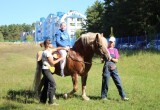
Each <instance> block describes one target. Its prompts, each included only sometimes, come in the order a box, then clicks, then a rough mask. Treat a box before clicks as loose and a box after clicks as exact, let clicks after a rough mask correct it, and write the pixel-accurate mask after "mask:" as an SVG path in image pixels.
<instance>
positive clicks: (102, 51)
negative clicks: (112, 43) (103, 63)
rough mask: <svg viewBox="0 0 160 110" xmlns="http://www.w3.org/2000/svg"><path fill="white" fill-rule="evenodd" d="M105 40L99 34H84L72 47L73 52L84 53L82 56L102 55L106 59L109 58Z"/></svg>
mask: <svg viewBox="0 0 160 110" xmlns="http://www.w3.org/2000/svg"><path fill="white" fill-rule="evenodd" d="M107 46H108V43H107V40H106V38H104V37H103V35H102V34H99V33H92V32H89V33H86V34H82V35H81V37H80V38H79V39H78V40H77V41H76V43H75V45H74V46H73V48H74V50H78V51H79V52H80V53H83V54H84V53H85V54H84V55H91V56H92V55H93V54H94V53H96V54H98V55H101V56H102V55H104V56H105V57H106V58H107V59H108V58H110V54H109V52H108V50H107Z"/></svg>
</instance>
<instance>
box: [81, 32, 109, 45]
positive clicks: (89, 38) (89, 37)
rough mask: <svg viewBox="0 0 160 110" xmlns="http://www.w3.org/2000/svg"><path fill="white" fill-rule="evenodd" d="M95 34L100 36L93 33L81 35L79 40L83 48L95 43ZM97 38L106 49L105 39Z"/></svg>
mask: <svg viewBox="0 0 160 110" xmlns="http://www.w3.org/2000/svg"><path fill="white" fill-rule="evenodd" d="M97 34H99V36H101V35H100V33H93V32H88V33H86V34H82V35H81V37H80V38H81V41H82V44H83V46H87V45H90V44H92V43H93V42H94V41H95V38H96V35H97ZM99 38H100V39H101V41H102V45H103V46H105V47H107V46H108V43H107V40H106V38H105V37H99Z"/></svg>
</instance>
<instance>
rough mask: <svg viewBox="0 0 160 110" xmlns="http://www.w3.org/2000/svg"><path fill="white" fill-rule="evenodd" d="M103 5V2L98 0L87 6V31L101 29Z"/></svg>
mask: <svg viewBox="0 0 160 110" xmlns="http://www.w3.org/2000/svg"><path fill="white" fill-rule="evenodd" d="M103 10H104V7H103V3H102V2H100V1H98V0H97V1H96V2H95V3H94V4H93V5H92V6H91V7H89V8H88V9H87V11H86V15H87V20H86V22H87V27H86V29H87V31H88V32H90V31H91V32H99V31H101V30H102V23H103V22H102V20H101V16H102V13H103Z"/></svg>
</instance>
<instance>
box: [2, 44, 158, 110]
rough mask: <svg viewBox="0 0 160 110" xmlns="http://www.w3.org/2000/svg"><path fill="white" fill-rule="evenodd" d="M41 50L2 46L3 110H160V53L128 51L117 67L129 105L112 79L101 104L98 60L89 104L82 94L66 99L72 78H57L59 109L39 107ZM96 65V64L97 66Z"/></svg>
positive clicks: (90, 83) (89, 83) (90, 82)
mask: <svg viewBox="0 0 160 110" xmlns="http://www.w3.org/2000/svg"><path fill="white" fill-rule="evenodd" d="M38 50H41V48H40V47H39V45H34V44H7V45H6V44H0V53H1V57H0V110H11V109H20V110H29V109H30V110H44V109H46V110H50V109H53V108H54V109H57V110H159V109H160V92H159V90H160V80H159V77H160V52H156V51H134V52H133V51H131V52H129V51H127V52H121V58H120V60H119V63H118V69H119V74H120V77H121V79H122V83H123V87H124V89H125V92H126V94H127V96H128V97H129V98H130V100H129V101H128V102H124V101H122V100H121V98H120V96H119V95H118V91H117V89H116V87H115V85H114V83H113V81H112V79H110V86H109V93H108V98H109V99H110V101H102V100H100V91H101V79H102V76H101V75H102V67H103V64H101V63H100V60H99V58H94V63H93V66H92V68H91V70H90V71H89V77H88V81H87V95H88V96H89V97H90V98H91V100H90V101H83V100H82V98H81V83H80V82H81V79H80V78H79V90H78V92H77V93H76V94H75V96H74V97H73V98H70V99H67V100H65V99H63V97H62V95H61V94H63V93H68V92H70V91H71V90H72V82H71V78H70V77H66V78H61V77H59V76H56V75H54V78H55V80H56V83H57V91H56V93H57V95H56V96H57V100H56V102H57V103H59V104H60V105H59V106H56V107H55V106H49V105H47V104H46V105H41V104H39V103H38V102H39V100H38V99H36V98H35V96H34V93H33V92H32V91H30V90H31V87H32V82H33V78H34V73H35V68H36V52H37V51H38ZM95 62H96V63H95Z"/></svg>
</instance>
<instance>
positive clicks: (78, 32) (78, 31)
mask: <svg viewBox="0 0 160 110" xmlns="http://www.w3.org/2000/svg"><path fill="white" fill-rule="evenodd" d="M83 32H84V30H82V29H77V30H76V33H75V34H76V38H77V39H78V38H79V37H80V36H81V34H82V33H83Z"/></svg>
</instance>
